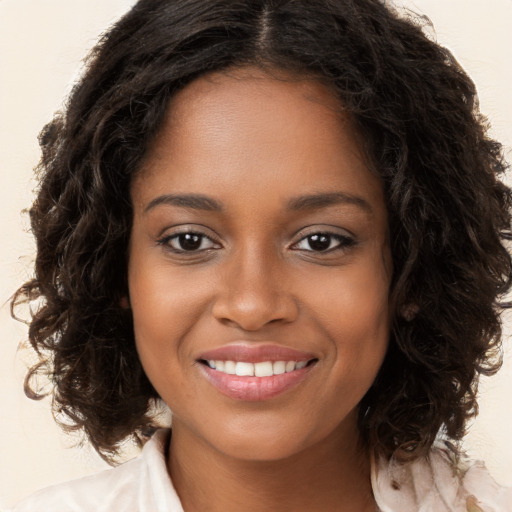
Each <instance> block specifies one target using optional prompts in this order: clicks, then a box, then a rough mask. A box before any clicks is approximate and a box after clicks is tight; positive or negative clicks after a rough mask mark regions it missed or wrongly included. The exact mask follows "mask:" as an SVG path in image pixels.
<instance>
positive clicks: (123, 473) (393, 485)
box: [5, 429, 512, 512]
mask: <svg viewBox="0 0 512 512" xmlns="http://www.w3.org/2000/svg"><path fill="white" fill-rule="evenodd" d="M168 439H169V430H165V429H162V430H159V431H157V432H156V433H155V435H154V436H153V437H152V438H151V440H150V441H148V443H147V444H146V445H145V446H144V449H143V450H142V454H141V456H140V457H137V458H135V459H133V460H131V461H129V462H126V463H124V464H121V465H120V466H118V467H116V468H113V469H108V470H106V471H103V472H101V473H98V474H96V475H92V476H88V477H85V478H80V479H77V480H72V481H70V482H66V483H64V484H59V485H55V486H52V487H48V488H46V489H43V490H41V491H39V492H36V493H35V494H33V495H31V496H29V497H28V498H26V499H25V500H23V501H22V502H21V503H19V504H18V505H17V506H16V507H14V509H11V512H107V511H109V512H112V511H115V512H183V508H182V506H181V503H180V500H179V498H178V495H177V494H176V491H175V489H174V487H173V485H172V482H171V480H170V478H169V475H168V473H167V468H166V461H165V449H166V444H167V442H168ZM462 465H463V467H461V465H460V464H459V467H458V469H457V470H454V469H453V464H452V463H451V462H450V459H449V452H448V451H447V450H443V449H442V448H440V447H436V448H433V449H432V453H431V456H430V457H429V458H428V459H420V460H417V461H415V462H413V463H411V464H408V465H400V464H398V463H396V462H387V461H384V460H380V461H378V462H376V463H374V464H373V466H372V486H373V492H374V495H375V500H376V501H377V504H378V506H379V509H380V511H381V512H512V488H505V487H500V486H499V485H498V484H497V483H496V482H495V481H494V480H493V479H492V478H491V476H490V475H489V473H488V472H487V470H486V469H485V466H484V465H483V464H482V463H479V462H477V463H468V462H467V461H463V464H462ZM5 512H8V511H5Z"/></svg>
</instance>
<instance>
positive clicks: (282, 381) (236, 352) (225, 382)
mask: <svg viewBox="0 0 512 512" xmlns="http://www.w3.org/2000/svg"><path fill="white" fill-rule="evenodd" d="M316 358H317V356H316V355H315V354H312V353H309V352H302V351H300V350H295V349H291V348H288V347H283V346H281V345H275V344H271V343H263V344H255V342H243V341H242V342H236V343H232V344H229V345H225V346H223V347H219V348H216V349H212V350H208V351H207V352H203V353H202V354H201V355H200V356H199V357H198V360H199V361H208V360H209V361H235V362H237V361H245V362H247V363H260V362H262V361H272V362H275V361H297V362H299V361H311V360H312V359H316ZM313 367H314V364H312V365H308V366H306V367H304V368H301V369H298V370H293V371H291V372H288V373H283V374H281V375H272V376H271V377H246V376H238V375H230V374H227V373H224V372H221V371H218V370H214V369H213V368H210V367H209V366H208V365H206V364H199V369H200V371H201V373H202V374H203V375H204V376H205V377H206V379H207V380H208V382H210V384H212V385H213V386H214V387H215V388H216V389H217V390H218V391H220V392H221V393H222V394H223V395H226V396H228V397H230V398H234V399H236V400H246V401H262V400H268V399H270V398H273V397H275V396H277V395H280V394H282V393H284V392H285V391H288V390H289V389H291V388H293V387H295V386H296V385H298V384H299V383H300V382H302V381H303V380H304V379H305V378H306V377H307V376H308V374H309V372H310V371H311V369H312V368H313Z"/></svg>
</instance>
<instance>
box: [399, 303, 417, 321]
mask: <svg viewBox="0 0 512 512" xmlns="http://www.w3.org/2000/svg"><path fill="white" fill-rule="evenodd" d="M419 310H420V308H419V306H418V305H417V304H405V305H404V306H402V307H401V308H400V315H401V317H402V318H403V319H404V320H406V321H407V322H411V321H412V320H414V318H415V317H416V315H417V314H418V311H419Z"/></svg>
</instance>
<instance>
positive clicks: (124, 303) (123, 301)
mask: <svg viewBox="0 0 512 512" xmlns="http://www.w3.org/2000/svg"><path fill="white" fill-rule="evenodd" d="M119 305H120V306H121V308H123V309H130V308H131V306H130V299H129V297H128V296H126V295H123V296H122V297H121V299H120V300H119Z"/></svg>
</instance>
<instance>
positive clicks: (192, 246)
mask: <svg viewBox="0 0 512 512" xmlns="http://www.w3.org/2000/svg"><path fill="white" fill-rule="evenodd" d="M158 243H159V244H160V245H163V246H165V247H166V248H168V249H170V250H171V251H173V252H180V253H184V252H200V251H205V250H208V249H214V248H216V247H217V246H218V244H216V243H215V242H214V241H213V240H212V239H211V238H210V237H208V236H206V235H204V234H202V233H195V232H192V231H187V232H184V233H177V234H175V235H169V236H165V237H163V238H161V239H160V240H158Z"/></svg>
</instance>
